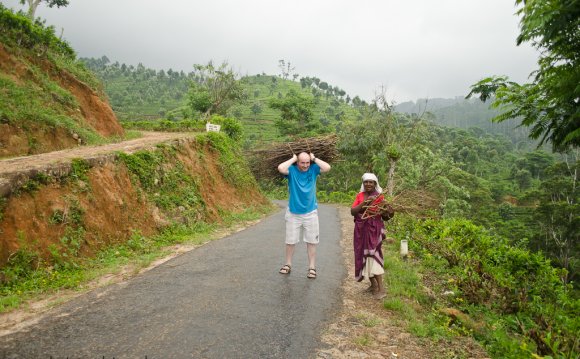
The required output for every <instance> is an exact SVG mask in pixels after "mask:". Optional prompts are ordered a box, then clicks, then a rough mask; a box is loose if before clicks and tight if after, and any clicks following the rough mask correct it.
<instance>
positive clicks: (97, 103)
mask: <svg viewBox="0 0 580 359" xmlns="http://www.w3.org/2000/svg"><path fill="white" fill-rule="evenodd" d="M0 88H1V89H2V90H1V91H0V125H1V126H2V131H0V157H10V156H19V155H26V154H34V153H42V152H49V151H54V150H57V149H63V148H69V147H74V146H77V145H78V144H79V143H81V144H87V143H88V144H90V143H99V142H103V141H106V138H107V137H112V136H122V135H123V129H122V128H121V126H120V125H119V123H118V122H117V119H116V118H115V116H114V113H113V112H112V111H111V109H110V107H109V105H108V104H107V103H106V101H105V98H106V97H105V95H104V92H103V90H102V86H101V83H100V81H99V80H98V78H97V77H95V75H94V74H93V73H92V72H91V71H88V70H87V68H86V67H85V66H84V64H83V63H82V62H79V61H78V60H77V58H76V53H75V51H74V50H73V49H72V48H71V47H70V46H69V44H68V43H66V42H64V41H62V40H60V39H59V38H58V37H56V36H55V34H54V28H53V27H50V26H49V27H47V26H45V25H44V24H43V23H42V22H40V21H36V22H33V21H31V20H30V19H29V18H28V17H26V16H25V15H23V14H20V13H16V14H15V13H14V12H12V11H11V10H9V9H7V8H5V7H4V6H3V5H2V4H0ZM97 112H98V114H99V120H97V116H96V113H97Z"/></svg>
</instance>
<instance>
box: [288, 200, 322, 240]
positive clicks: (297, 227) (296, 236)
mask: <svg viewBox="0 0 580 359" xmlns="http://www.w3.org/2000/svg"><path fill="white" fill-rule="evenodd" d="M284 218H285V219H286V244H296V243H299V242H300V238H301V237H302V238H303V239H304V242H306V243H312V244H318V235H319V228H318V210H316V209H315V210H314V211H312V212H308V213H306V214H295V213H292V212H290V210H289V209H288V208H286V215H285V216H284Z"/></svg>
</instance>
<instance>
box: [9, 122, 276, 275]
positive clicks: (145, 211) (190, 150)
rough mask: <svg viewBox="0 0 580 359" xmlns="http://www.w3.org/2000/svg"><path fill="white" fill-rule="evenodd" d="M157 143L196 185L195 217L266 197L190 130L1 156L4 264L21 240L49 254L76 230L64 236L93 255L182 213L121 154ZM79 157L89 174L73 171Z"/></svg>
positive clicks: (215, 215) (205, 217) (81, 251)
mask: <svg viewBox="0 0 580 359" xmlns="http://www.w3.org/2000/svg"><path fill="white" fill-rule="evenodd" d="M160 143H165V146H166V147H169V148H170V151H171V153H172V155H173V156H174V157H173V158H172V162H170V163H169V162H168V163H163V165H162V166H163V167H164V168H163V171H172V169H173V168H176V167H179V168H183V169H184V171H185V173H186V174H187V175H188V176H190V177H191V178H193V180H194V182H195V183H196V185H197V186H198V189H199V193H198V194H199V195H200V196H201V197H202V198H201V201H200V203H201V205H200V209H199V211H198V212H197V214H198V218H194V219H193V220H209V221H215V220H219V212H220V211H221V210H228V211H237V210H240V211H241V210H242V209H245V208H248V207H250V206H253V205H258V204H263V203H266V199H265V198H264V197H263V196H262V195H261V194H260V193H259V192H258V191H257V189H256V188H244V187H243V186H240V185H239V184H237V183H236V184H231V183H230V182H228V180H226V179H225V178H224V176H223V173H222V171H221V170H220V158H219V153H218V152H217V151H216V150H214V149H213V148H212V147H211V146H210V145H208V144H207V143H206V142H203V141H202V142H198V141H196V139H195V137H194V136H193V135H192V134H179V133H177V134H176V133H171V134H169V133H147V134H146V135H145V136H144V137H143V138H140V139H136V140H131V141H127V142H122V143H116V144H110V145H105V146H97V147H79V148H75V149H69V150H64V151H58V152H51V153H46V154H40V155H35V156H28V157H20V158H14V159H10V160H3V161H0V189H2V192H3V195H2V197H0V198H2V199H3V203H2V206H1V213H2V215H1V216H0V265H2V264H4V263H6V261H7V259H8V256H9V255H11V254H12V253H15V251H16V250H18V249H19V248H22V247H23V246H27V247H29V249H30V250H33V251H37V252H39V253H42V255H43V257H45V258H48V259H50V256H51V250H53V251H54V249H55V248H56V249H59V248H60V247H61V246H63V245H64V244H63V238H69V239H70V238H76V242H75V243H66V244H67V245H71V244H72V245H75V246H78V253H79V255H91V254H93V253H94V251H95V250H97V249H99V248H101V247H102V246H104V245H106V244H108V243H111V242H121V241H126V240H128V239H129V238H130V236H131V235H132V234H133V233H134V232H138V233H140V234H143V235H150V234H153V233H155V232H157V231H158V230H159V229H161V228H163V227H164V226H165V225H167V224H168V223H171V222H172V221H176V220H177V221H179V220H181V219H180V218H179V212H180V210H182V209H181V208H177V209H174V210H173V211H168V210H164V209H163V208H159V207H157V206H156V205H155V204H153V203H152V201H151V200H150V198H151V197H150V195H151V193H146V192H147V191H146V190H144V188H142V187H140V186H139V182H135V180H134V179H133V180H132V178H131V176H130V173H129V171H128V169H127V167H126V166H125V164H124V163H123V162H122V161H119V160H118V156H117V154H116V152H124V153H133V152H136V151H138V150H149V151H155V150H157V147H156V146H157V145H158V144H160ZM75 158H82V159H83V161H84V162H83V163H86V164H88V165H89V167H90V169H88V171H87V172H86V177H83V178H81V179H79V178H72V179H71V176H73V175H74V174H73V175H71V171H73V166H72V165H71V163H72V160H73V159H75ZM38 178H41V179H42V181H41V182H42V183H38ZM160 180H163V179H160ZM153 195H156V194H155V193H153ZM187 220H191V219H190V218H189V219H187ZM79 238H81V239H82V240H80V241H79V240H78V239H79Z"/></svg>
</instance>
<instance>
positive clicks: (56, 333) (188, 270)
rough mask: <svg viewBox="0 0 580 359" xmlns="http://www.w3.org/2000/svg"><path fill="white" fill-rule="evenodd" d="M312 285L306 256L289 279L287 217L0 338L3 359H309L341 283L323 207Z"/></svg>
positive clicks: (334, 239) (332, 220)
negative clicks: (284, 269) (283, 272)
mask: <svg viewBox="0 0 580 359" xmlns="http://www.w3.org/2000/svg"><path fill="white" fill-rule="evenodd" d="M319 211H320V222H321V243H320V245H319V247H318V253H319V256H318V264H317V266H318V278H317V279H315V280H312V279H308V278H306V269H307V259H306V247H305V245H304V243H301V244H300V245H299V246H298V247H297V248H296V252H295V260H294V265H293V268H292V273H291V274H290V275H289V276H283V275H281V274H279V273H278V269H279V267H280V266H281V265H282V264H283V257H284V245H283V241H284V211H283V210H282V209H281V210H280V211H278V212H277V213H276V214H274V215H272V216H270V217H268V218H266V219H264V220H263V221H261V222H260V223H259V224H257V225H255V226H252V227H250V228H248V229H246V230H244V231H241V232H238V233H236V234H234V235H231V236H229V237H226V238H223V239H220V240H217V241H213V242H210V243H208V244H206V245H205V246H202V247H200V248H198V249H195V250H193V251H191V252H188V253H185V254H183V255H181V256H179V257H176V258H174V259H173V260H171V261H168V262H166V263H164V264H163V265H161V266H159V267H156V268H154V269H152V270H150V271H148V272H146V273H144V274H143V275H141V276H139V277H136V278H134V279H132V280H130V281H127V282H124V283H121V284H116V285H111V286H109V287H106V288H101V289H98V290H95V291H93V292H90V293H88V294H86V295H83V296H81V297H79V298H77V299H75V300H74V301H72V302H69V303H66V304H64V305H62V306H61V307H59V308H57V309H55V310H53V313H52V314H51V315H49V316H47V317H45V318H44V319H42V320H41V321H40V322H39V323H37V324H36V325H34V327H32V328H28V329H27V330H26V331H23V332H18V333H13V334H11V335H7V336H4V337H0V358H51V357H52V358H67V357H68V358H71V359H72V358H81V357H82V358H148V359H152V358H310V357H313V355H314V351H315V349H316V348H317V347H318V346H319V345H320V343H319V340H318V337H319V334H320V331H321V330H322V329H323V327H324V324H325V321H326V320H329V319H330V318H331V317H332V315H333V313H334V312H335V311H336V310H337V309H339V306H340V305H341V300H340V292H339V287H340V284H341V281H342V279H343V278H344V276H345V275H346V273H345V271H344V265H343V263H342V259H341V258H342V257H341V254H340V253H341V251H340V245H339V242H340V241H339V238H340V225H339V218H338V213H337V210H336V208H334V207H331V206H321V208H320V209H319Z"/></svg>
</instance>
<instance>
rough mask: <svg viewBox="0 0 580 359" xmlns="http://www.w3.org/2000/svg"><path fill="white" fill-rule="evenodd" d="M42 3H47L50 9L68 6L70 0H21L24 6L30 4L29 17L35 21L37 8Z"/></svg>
mask: <svg viewBox="0 0 580 359" xmlns="http://www.w3.org/2000/svg"><path fill="white" fill-rule="evenodd" d="M41 2H45V3H46V5H48V7H55V6H56V7H61V6H67V5H68V0H20V3H21V4H22V5H24V4H26V3H28V17H29V18H30V19H31V20H34V14H35V13H36V8H37V7H38V5H40V3H41Z"/></svg>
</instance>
